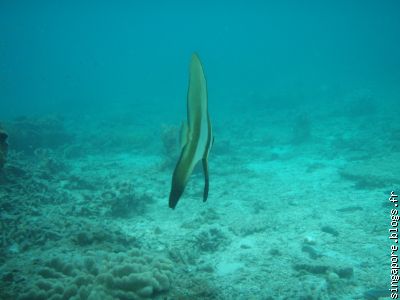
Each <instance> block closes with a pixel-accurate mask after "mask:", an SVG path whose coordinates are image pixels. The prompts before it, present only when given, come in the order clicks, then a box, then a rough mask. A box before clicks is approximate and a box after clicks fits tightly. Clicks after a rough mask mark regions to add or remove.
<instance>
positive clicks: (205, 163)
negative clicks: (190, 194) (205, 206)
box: [202, 157, 209, 202]
mask: <svg viewBox="0 0 400 300" xmlns="http://www.w3.org/2000/svg"><path fill="white" fill-rule="evenodd" d="M202 163H203V172H204V192H203V202H206V201H207V198H208V187H209V177H208V159H207V158H206V157H205V158H203V159H202Z"/></svg>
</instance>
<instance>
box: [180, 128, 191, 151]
mask: <svg viewBox="0 0 400 300" xmlns="http://www.w3.org/2000/svg"><path fill="white" fill-rule="evenodd" d="M180 134H181V136H180V146H181V150H182V149H183V147H185V145H186V144H187V142H188V140H189V126H188V124H187V122H182V125H181V132H180Z"/></svg>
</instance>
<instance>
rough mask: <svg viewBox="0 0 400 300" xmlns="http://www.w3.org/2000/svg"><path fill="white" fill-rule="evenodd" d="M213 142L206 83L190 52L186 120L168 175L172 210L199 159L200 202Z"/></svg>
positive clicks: (197, 63)
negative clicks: (176, 159)
mask: <svg viewBox="0 0 400 300" xmlns="http://www.w3.org/2000/svg"><path fill="white" fill-rule="evenodd" d="M213 143H214V137H213V131H212V126H211V120H210V116H209V113H208V97H207V82H206V77H205V75H204V70H203V66H202V64H201V61H200V58H199V56H198V55H197V53H193V54H192V58H191V61H190V66H189V88H188V92H187V121H186V122H183V124H182V127H181V154H180V156H179V160H178V162H177V164H176V167H175V169H174V172H173V174H172V184H171V192H170V194H169V207H170V208H172V209H175V207H176V205H177V204H178V201H179V199H180V198H181V196H182V194H183V192H184V190H185V187H186V184H187V183H188V181H189V177H190V175H191V174H192V172H193V169H194V168H195V166H196V165H197V163H199V162H200V161H201V162H202V165H203V173H204V190H203V202H205V201H207V198H208V190H209V173H208V171H209V170H208V157H209V154H210V150H211V147H212V144H213Z"/></svg>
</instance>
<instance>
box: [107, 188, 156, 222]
mask: <svg viewBox="0 0 400 300" xmlns="http://www.w3.org/2000/svg"><path fill="white" fill-rule="evenodd" d="M101 198H102V200H103V201H104V203H105V204H106V206H107V207H108V208H109V210H108V214H109V215H110V216H112V217H118V218H128V217H130V216H132V215H137V214H143V213H144V212H145V211H146V209H147V206H148V205H149V204H151V203H152V202H154V201H153V199H152V198H151V197H150V196H148V195H147V194H143V193H138V192H137V191H136V190H135V189H134V185H133V184H132V183H130V182H117V183H116V184H114V185H113V186H112V187H111V188H110V189H108V190H105V191H104V192H103V193H102V194H101Z"/></svg>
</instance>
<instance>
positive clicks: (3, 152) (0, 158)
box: [0, 128, 8, 170]
mask: <svg viewBox="0 0 400 300" xmlns="http://www.w3.org/2000/svg"><path fill="white" fill-rule="evenodd" d="M7 137H8V134H7V133H6V132H5V131H3V130H2V129H1V128H0V170H1V169H2V168H3V166H4V164H5V163H6V160H7V152H8V144H7Z"/></svg>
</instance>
